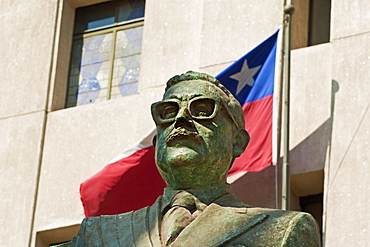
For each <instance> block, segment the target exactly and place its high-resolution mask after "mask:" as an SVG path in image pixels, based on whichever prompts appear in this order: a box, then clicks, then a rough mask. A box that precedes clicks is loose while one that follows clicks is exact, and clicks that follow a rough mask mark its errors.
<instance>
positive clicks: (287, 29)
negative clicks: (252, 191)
mask: <svg viewBox="0 0 370 247" xmlns="http://www.w3.org/2000/svg"><path fill="white" fill-rule="evenodd" d="M293 10H294V8H293V6H292V5H291V1H290V0H287V1H286V3H285V6H284V67H283V70H284V71H283V73H284V144H283V145H284V157H283V172H282V193H281V208H282V209H283V210H288V209H289V193H290V178H289V177H290V172H289V108H290V103H289V99H290V36H291V15H292V13H293Z"/></svg>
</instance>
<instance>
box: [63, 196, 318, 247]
mask: <svg viewBox="0 0 370 247" xmlns="http://www.w3.org/2000/svg"><path fill="white" fill-rule="evenodd" d="M161 204H162V196H160V197H159V198H158V199H157V201H156V202H155V203H154V204H153V205H152V206H150V207H145V208H142V209H139V210H137V211H133V212H128V213H124V214H118V215H110V216H100V217H91V218H85V219H84V220H83V222H82V225H81V228H80V231H79V233H78V236H77V237H74V238H73V240H72V242H71V245H70V246H73V247H85V246H86V247H95V246H109V247H112V246H153V247H156V246H157V247H159V246H161V240H160V230H159V229H160V221H161V209H162V205H161ZM171 246H172V247H175V246H176V247H177V246H248V247H252V246H263V247H269V246H271V247H272V246H274V247H276V246H279V247H287V246H289V247H293V246H294V247H297V246H299V247H318V246H320V240H319V233H318V228H317V224H316V221H315V220H314V219H313V217H312V216H311V215H310V214H307V213H302V212H294V211H282V210H276V209H266V208H257V207H250V206H248V205H245V204H243V203H242V202H240V201H239V200H238V199H237V198H236V197H235V196H234V195H232V194H227V195H225V196H223V197H221V198H219V199H217V200H216V201H214V202H213V203H211V204H210V205H209V206H208V207H207V208H206V209H205V210H204V212H203V213H202V214H200V215H199V216H198V217H197V218H196V219H195V220H194V221H192V222H191V223H190V225H188V226H187V227H186V228H185V229H184V230H183V231H182V232H181V233H180V235H179V236H178V237H177V238H176V240H175V241H174V242H173V243H172V245H171Z"/></svg>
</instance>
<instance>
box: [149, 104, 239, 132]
mask: <svg viewBox="0 0 370 247" xmlns="http://www.w3.org/2000/svg"><path fill="white" fill-rule="evenodd" d="M221 104H223V105H224V108H225V109H226V111H227V113H228V115H229V116H230V118H231V119H232V121H233V123H234V124H235V126H236V127H237V128H239V126H238V124H237V122H236V121H235V119H234V117H233V115H232V114H231V112H230V110H229V108H228V107H227V106H226V105H225V103H224V102H223V101H221V100H220V99H218V98H216V99H213V98H208V97H197V98H194V99H192V100H190V101H180V100H177V99H169V100H163V101H159V102H156V103H153V104H152V107H151V110H152V116H153V119H154V122H155V123H156V124H157V125H159V124H168V123H172V122H174V121H175V120H176V118H178V116H179V114H181V115H180V116H183V115H184V114H185V112H184V111H187V114H188V115H189V116H190V117H191V118H192V119H194V120H211V119H213V118H215V117H216V115H217V113H218V111H219V110H220V108H221V107H220V105H221ZM185 106H186V107H185Z"/></svg>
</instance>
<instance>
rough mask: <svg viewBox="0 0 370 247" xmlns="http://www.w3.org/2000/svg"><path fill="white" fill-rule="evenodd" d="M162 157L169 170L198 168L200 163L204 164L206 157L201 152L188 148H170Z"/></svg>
mask: <svg viewBox="0 0 370 247" xmlns="http://www.w3.org/2000/svg"><path fill="white" fill-rule="evenodd" d="M162 157H163V159H162V160H164V161H165V162H164V163H165V164H166V166H167V167H168V168H170V167H171V168H172V167H174V168H181V167H184V168H186V167H191V166H197V165H198V164H199V163H202V161H203V159H204V155H202V153H201V152H199V151H197V150H194V149H192V148H188V147H176V148H171V147H168V148H167V150H166V152H165V153H164V154H163V156H162ZM157 162H158V160H157ZM159 163H161V162H159Z"/></svg>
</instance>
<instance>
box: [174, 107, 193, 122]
mask: <svg viewBox="0 0 370 247" xmlns="http://www.w3.org/2000/svg"><path fill="white" fill-rule="evenodd" d="M190 119H191V116H190V114H189V111H188V109H187V107H182V108H180V110H179V112H178V113H177V116H176V118H175V121H179V120H186V121H189V120H190Z"/></svg>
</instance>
